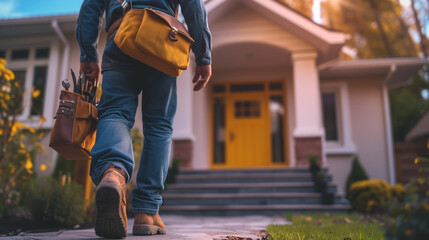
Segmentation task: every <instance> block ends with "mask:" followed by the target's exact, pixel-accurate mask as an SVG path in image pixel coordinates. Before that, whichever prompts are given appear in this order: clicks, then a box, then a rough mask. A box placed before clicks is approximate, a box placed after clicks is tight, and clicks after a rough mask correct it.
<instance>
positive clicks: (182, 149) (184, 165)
mask: <svg viewBox="0 0 429 240" xmlns="http://www.w3.org/2000/svg"><path fill="white" fill-rule="evenodd" d="M192 146H193V144H192V141H191V140H174V141H173V154H174V155H173V158H179V159H180V168H181V169H189V168H192Z"/></svg>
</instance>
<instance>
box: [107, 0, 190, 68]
mask: <svg viewBox="0 0 429 240" xmlns="http://www.w3.org/2000/svg"><path fill="white" fill-rule="evenodd" d="M118 2H119V3H120V4H121V6H122V7H123V9H124V13H125V12H126V10H127V8H129V7H128V4H127V2H126V1H124V0H118ZM118 21H120V20H118ZM119 24H120V26H119V29H118V31H117V32H116V35H115V39H114V41H115V43H116V45H117V46H118V47H119V48H120V49H121V50H122V51H123V52H124V53H125V54H127V55H128V56H130V57H132V58H135V59H137V60H139V61H140V62H142V63H145V64H147V65H149V66H151V67H153V68H156V69H158V70H159V71H161V72H164V73H166V74H168V75H170V76H173V77H177V76H179V75H180V73H181V72H182V70H186V69H187V68H188V66H189V51H190V48H191V45H192V43H193V42H194V40H193V39H192V37H191V36H190V35H189V33H188V31H187V30H186V28H185V26H183V24H182V23H181V22H180V21H179V20H177V19H176V18H174V17H173V16H171V15H169V14H167V13H164V12H161V11H158V10H154V9H150V8H145V9H133V8H132V7H131V10H129V11H127V12H126V13H125V16H124V17H123V19H122V22H119ZM114 25H117V24H115V23H114V24H113V25H112V27H113V28H114V27H115V26H114ZM112 27H111V28H112ZM110 32H111V31H110V30H109V33H110ZM112 32H113V31H112Z"/></svg>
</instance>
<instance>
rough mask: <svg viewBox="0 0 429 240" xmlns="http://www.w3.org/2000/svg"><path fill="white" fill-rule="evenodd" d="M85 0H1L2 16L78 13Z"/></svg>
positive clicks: (0, 11)
mask: <svg viewBox="0 0 429 240" xmlns="http://www.w3.org/2000/svg"><path fill="white" fill-rule="evenodd" d="M82 2H83V0H0V18H3V19H4V18H22V17H36V16H45V15H59V14H69V13H78V12H79V9H80V5H81V4H82Z"/></svg>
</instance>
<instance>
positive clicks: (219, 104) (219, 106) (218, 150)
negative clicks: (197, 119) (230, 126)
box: [213, 98, 225, 164]
mask: <svg viewBox="0 0 429 240" xmlns="http://www.w3.org/2000/svg"><path fill="white" fill-rule="evenodd" d="M213 104H214V106H213V116H214V127H213V148H214V159H213V160H214V163H218V164H223V163H225V99H224V98H215V99H214V102H213Z"/></svg>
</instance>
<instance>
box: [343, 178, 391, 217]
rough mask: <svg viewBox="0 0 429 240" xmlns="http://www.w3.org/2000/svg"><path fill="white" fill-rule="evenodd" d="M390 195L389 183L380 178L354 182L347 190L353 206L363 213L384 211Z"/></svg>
mask: <svg viewBox="0 0 429 240" xmlns="http://www.w3.org/2000/svg"><path fill="white" fill-rule="evenodd" d="M391 197H392V193H391V190H390V186H389V184H388V183H387V182H386V181H384V180H380V179H372V180H364V181H359V182H355V183H353V184H352V185H351V186H350V190H349V199H350V201H351V204H352V206H353V208H354V209H356V210H357V211H360V212H365V213H381V212H384V210H385V209H386V207H387V203H388V202H389V200H390V199H391Z"/></svg>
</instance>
